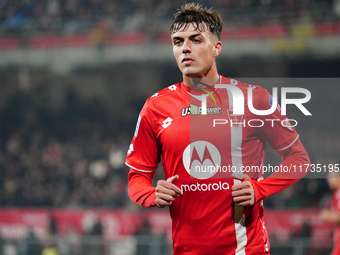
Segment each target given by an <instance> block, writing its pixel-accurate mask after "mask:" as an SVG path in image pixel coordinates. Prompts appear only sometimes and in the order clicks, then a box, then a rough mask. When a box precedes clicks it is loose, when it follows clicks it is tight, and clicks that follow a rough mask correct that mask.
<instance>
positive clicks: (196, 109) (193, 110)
mask: <svg viewBox="0 0 340 255" xmlns="http://www.w3.org/2000/svg"><path fill="white" fill-rule="evenodd" d="M221 111H222V107H208V108H207V114H221ZM190 114H191V115H202V107H201V106H198V105H195V104H189V106H188V107H184V108H182V113H181V115H182V117H184V116H187V115H190Z"/></svg>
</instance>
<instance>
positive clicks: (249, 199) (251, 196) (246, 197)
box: [231, 174, 255, 207]
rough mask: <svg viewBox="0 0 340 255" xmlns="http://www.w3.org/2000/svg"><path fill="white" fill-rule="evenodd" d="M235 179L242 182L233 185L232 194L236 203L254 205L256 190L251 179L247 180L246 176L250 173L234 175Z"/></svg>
mask: <svg viewBox="0 0 340 255" xmlns="http://www.w3.org/2000/svg"><path fill="white" fill-rule="evenodd" d="M233 177H234V178H235V179H238V180H240V181H241V183H238V184H235V185H234V186H232V187H231V190H232V192H231V196H232V197H233V200H234V202H235V204H236V205H239V206H246V207H249V206H252V205H254V204H255V192H254V188H253V185H252V184H251V182H250V181H245V179H246V178H249V176H248V175H243V174H242V176H236V175H234V176H233Z"/></svg>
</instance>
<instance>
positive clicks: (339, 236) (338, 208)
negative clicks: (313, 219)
mask: <svg viewBox="0 0 340 255" xmlns="http://www.w3.org/2000/svg"><path fill="white" fill-rule="evenodd" d="M327 182H328V184H329V187H330V188H331V189H332V190H333V195H332V200H331V203H330V208H329V209H324V210H322V211H321V212H320V215H319V216H320V218H321V219H322V220H323V221H325V222H330V223H333V224H334V227H335V228H334V247H333V251H332V253H331V255H340V173H337V172H332V173H329V175H328V177H327Z"/></svg>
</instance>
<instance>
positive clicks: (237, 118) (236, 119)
mask: <svg viewBox="0 0 340 255" xmlns="http://www.w3.org/2000/svg"><path fill="white" fill-rule="evenodd" d="M227 112H228V118H229V121H230V123H231V124H232V125H233V127H235V128H238V127H239V126H240V125H242V121H243V115H240V114H234V113H233V108H231V109H228V110H227Z"/></svg>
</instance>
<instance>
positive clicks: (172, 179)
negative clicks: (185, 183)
mask: <svg viewBox="0 0 340 255" xmlns="http://www.w3.org/2000/svg"><path fill="white" fill-rule="evenodd" d="M178 179H179V176H178V175H177V174H176V175H174V176H171V177H169V178H168V179H167V180H166V181H167V182H168V183H171V184H173V183H174V182H176V181H177V180H178ZM171 189H172V190H174V191H175V192H176V194H177V195H183V191H182V190H181V189H180V188H178V187H177V186H176V185H175V184H173V185H172V186H171Z"/></svg>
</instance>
